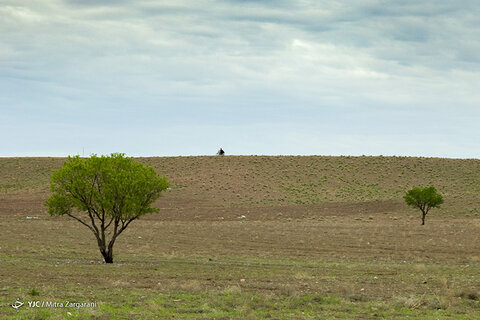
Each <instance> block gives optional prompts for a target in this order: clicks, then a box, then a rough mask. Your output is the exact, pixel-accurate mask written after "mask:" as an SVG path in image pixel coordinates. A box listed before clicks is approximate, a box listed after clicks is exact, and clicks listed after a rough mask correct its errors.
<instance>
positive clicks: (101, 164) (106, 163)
mask: <svg viewBox="0 0 480 320" xmlns="http://www.w3.org/2000/svg"><path fill="white" fill-rule="evenodd" d="M168 186H169V183H168V182H167V180H166V178H165V177H158V176H157V174H156V173H155V171H154V169H153V168H151V167H148V166H144V165H143V164H141V163H138V162H135V161H133V159H131V158H127V157H125V155H124V154H119V153H114V154H111V155H110V156H100V157H98V156H96V155H93V156H92V157H90V158H88V159H86V160H84V159H81V158H80V157H79V156H75V157H69V158H68V160H67V161H66V162H65V163H64V165H63V167H62V168H60V169H59V170H56V171H54V173H53V174H52V177H51V184H50V190H51V192H52V195H51V196H50V197H49V198H48V199H47V200H46V201H45V204H46V206H47V207H48V213H49V214H50V215H52V216H55V215H68V216H70V217H72V218H73V219H75V220H77V221H78V222H80V223H82V224H83V225H85V226H87V227H88V228H89V229H90V230H91V231H92V232H93V233H94V234H95V236H96V238H97V241H98V244H99V248H100V251H101V253H102V254H103V255H104V258H105V261H107V260H111V259H112V256H111V249H112V247H113V243H114V242H115V239H116V237H117V236H118V235H120V233H122V231H123V230H125V228H127V226H128V225H129V224H130V223H131V222H132V221H133V220H135V219H137V218H139V217H141V216H143V215H145V214H147V213H153V212H158V208H152V207H151V204H152V203H153V202H154V201H155V200H156V199H157V198H158V197H160V194H161V192H162V191H164V190H166V189H167V188H168ZM82 214H83V215H82ZM110 226H113V231H112V233H111V234H112V236H111V240H110V242H109V245H108V247H107V245H106V244H107V242H108V241H107V239H106V238H105V231H106V230H107V229H108V228H109V227H110ZM107 262H110V261H107Z"/></svg>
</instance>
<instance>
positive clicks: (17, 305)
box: [12, 298, 25, 312]
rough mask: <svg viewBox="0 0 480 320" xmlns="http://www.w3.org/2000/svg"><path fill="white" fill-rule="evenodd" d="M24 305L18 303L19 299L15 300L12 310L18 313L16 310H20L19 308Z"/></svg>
mask: <svg viewBox="0 0 480 320" xmlns="http://www.w3.org/2000/svg"><path fill="white" fill-rule="evenodd" d="M24 304H25V303H23V302H22V301H20V299H19V298H17V300H15V302H13V303H12V308H13V309H15V310H17V312H18V308H20V307H21V306H23V305H24Z"/></svg>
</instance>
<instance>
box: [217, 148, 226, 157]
mask: <svg viewBox="0 0 480 320" xmlns="http://www.w3.org/2000/svg"><path fill="white" fill-rule="evenodd" d="M223 155H225V151H223V149H222V148H220V150H218V152H217V156H223Z"/></svg>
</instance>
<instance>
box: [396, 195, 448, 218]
mask: <svg viewBox="0 0 480 320" xmlns="http://www.w3.org/2000/svg"><path fill="white" fill-rule="evenodd" d="M403 199H405V202H406V203H407V205H409V206H410V207H413V208H418V209H420V210H421V211H422V226H423V225H424V224H425V216H426V215H427V213H428V212H429V211H430V209H432V208H438V207H440V205H441V204H442V203H443V197H442V195H441V194H439V193H437V190H436V189H435V188H434V187H427V188H423V189H420V188H413V189H411V190H408V191H407V193H406V194H405V196H404V197H403Z"/></svg>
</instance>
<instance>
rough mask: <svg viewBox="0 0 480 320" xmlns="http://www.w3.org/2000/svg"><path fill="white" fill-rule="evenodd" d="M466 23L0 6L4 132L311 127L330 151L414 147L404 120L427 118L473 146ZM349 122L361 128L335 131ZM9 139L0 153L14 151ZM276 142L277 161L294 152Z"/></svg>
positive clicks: (463, 11) (470, 12)
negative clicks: (387, 134)
mask: <svg viewBox="0 0 480 320" xmlns="http://www.w3.org/2000/svg"><path fill="white" fill-rule="evenodd" d="M479 9H480V5H478V4H477V3H476V2H474V1H465V2H463V3H462V4H459V3H458V2H454V1H444V2H442V3H439V2H436V1H433V0H432V1H422V2H418V1H402V2H386V1H373V0H372V1H357V2H351V1H322V2H314V1H262V2H258V1H195V2H191V1H175V2H171V1H145V0H140V1H128V0H124V1H79V0H75V1H72V0H70V1H61V0H55V1H54V0H52V1H47V2H45V1H26V0H23V1H22V0H20V1H18V0H15V1H14V0H5V1H3V2H2V4H0V28H1V30H2V32H1V33H0V103H2V109H3V110H2V111H4V112H6V113H7V115H8V117H9V119H14V120H13V122H14V123H15V127H16V128H18V130H27V131H28V130H29V129H28V128H29V127H30V126H31V125H32V123H35V122H40V123H42V122H44V121H46V120H47V119H54V121H55V122H56V123H67V124H70V125H75V124H78V123H87V124H88V123H90V124H89V125H88V126H90V127H89V128H88V129H87V131H88V130H92V131H95V128H96V126H101V125H103V126H106V127H107V128H109V130H112V131H115V130H116V131H118V130H121V129H118V128H119V127H122V126H127V127H129V130H130V131H131V132H132V133H133V132H135V131H138V132H143V131H142V130H143V129H142V127H141V126H145V125H147V126H153V124H154V123H155V122H156V121H157V122H159V123H162V124H163V125H164V126H172V130H174V129H173V126H174V125H175V126H177V125H178V124H179V123H182V124H184V125H186V127H187V128H188V127H193V126H195V125H200V126H201V127H202V128H204V130H206V129H205V128H207V127H210V126H211V127H212V128H216V127H217V126H219V123H222V124H225V125H230V126H231V128H232V129H231V130H232V132H233V133H232V135H231V139H233V140H236V141H237V140H238V139H237V138H235V137H244V133H242V131H243V130H242V129H241V128H242V126H244V127H248V126H250V125H254V126H255V125H261V124H262V123H263V125H265V126H266V127H268V128H271V130H273V131H274V133H273V135H272V138H271V139H270V140H269V141H270V142H269V145H274V143H273V142H272V139H274V138H273V137H275V136H278V137H280V136H281V135H280V134H279V132H278V131H280V130H292V131H298V130H300V128H303V127H305V124H307V125H306V127H308V128H310V129H309V130H310V131H309V132H306V133H305V134H306V135H308V136H310V137H313V139H314V137H315V135H316V134H320V133H319V132H316V131H315V130H314V129H313V128H314V126H310V125H311V124H312V123H322V124H323V125H325V124H326V122H325V121H324V119H329V121H330V122H329V123H328V126H329V128H330V129H331V130H332V131H334V132H336V134H337V136H338V137H339V139H340V136H341V133H342V130H347V129H348V130H350V131H349V132H350V133H351V134H354V132H355V131H357V132H358V133H359V134H368V135H376V136H379V137H381V136H383V135H384V132H383V130H386V129H387V128H388V125H385V124H384V123H385V122H387V123H392V122H393V121H396V122H398V123H396V124H395V126H394V127H395V128H396V130H398V131H399V132H402V133H404V134H405V135H407V134H409V135H410V137H409V138H405V139H406V140H405V141H411V140H412V139H413V140H415V139H417V138H419V139H420V136H418V137H417V136H416V135H415V132H412V130H410V128H411V125H410V123H411V122H412V120H411V119H410V118H409V116H411V118H412V119H418V118H422V117H428V116H429V115H430V114H431V113H432V112H435V113H436V114H437V115H439V116H436V117H433V118H435V121H438V122H439V123H441V125H440V126H444V127H448V128H455V126H457V127H458V128H460V127H461V128H465V127H467V128H469V127H470V129H469V130H467V131H464V130H463V129H462V130H453V129H452V131H453V132H454V136H452V138H451V140H449V139H448V138H445V141H446V142H445V143H448V142H449V141H450V142H451V143H452V144H455V145H458V144H457V143H456V142H453V141H454V139H455V140H458V139H465V140H467V141H469V140H470V139H472V137H473V136H475V135H478V134H479V133H480V132H479V131H478V130H479V129H476V124H475V123H474V119H475V118H476V117H478V116H479V115H480V111H478V110H477V109H478V108H477V106H478V104H479V102H480V83H479V82H478V81H477V79H478V77H479V73H480V68H479V67H480V61H479V58H478V51H479V49H480V40H479V39H480V28H479V27H480V22H479V20H478V19H477V17H478V14H479V13H480V12H479V11H480V10H479ZM458 110H462V111H461V112H458ZM379 112H387V113H388V114H389V115H390V116H389V115H387V114H383V115H382V116H378V113H379ZM357 113H359V114H364V115H366V119H365V121H366V123H367V125H358V124H356V123H355V122H351V121H350V122H348V121H347V122H348V126H347V127H345V126H343V124H342V122H341V119H346V118H348V115H352V116H353V117H355V116H356V115H357ZM25 115H28V116H25ZM395 116H399V118H398V120H394V119H393V118H394V117H395ZM463 116H466V117H467V119H470V122H469V121H468V120H465V119H464V118H461V117H463ZM91 118H93V119H95V121H89V120H90V119H91ZM132 118H138V119H140V120H142V121H138V122H139V123H141V124H135V123H133V124H132V122H131V121H130V119H132ZM338 119H340V120H339V121H337V120H338ZM368 119H371V120H368ZM143 120H144V121H143ZM0 121H3V120H0ZM283 121H289V123H290V124H291V125H289V126H287V127H283V125H280V126H278V124H279V123H280V122H282V123H283ZM369 121H370V122H369ZM425 121H428V120H425ZM380 122H382V123H380ZM413 122H415V123H416V120H415V121H413ZM113 123H115V124H116V125H113ZM390 127H391V126H390ZM285 128H286V129H285ZM175 130H176V129H175ZM184 130H187V129H184ZM212 131H215V129H212ZM321 134H324V132H322V133H321ZM342 136H343V135H342ZM347 136H348V135H347ZM416 137H417V138H416ZM213 138H214V135H213V136H212V135H208V136H205V140H207V139H213ZM17 139H18V140H17V141H15V144H14V145H15V146H18V147H15V146H10V147H11V150H13V151H11V152H20V151H15V150H28V148H29V144H28V143H23V139H24V138H17ZM79 139H80V138H79ZM85 139H89V138H87V137H85ZM239 139H240V138H239ZM278 139H279V140H278V145H282V146H284V148H285V151H284V152H283V153H289V152H300V151H298V150H299V149H298V146H295V143H293V142H289V143H286V144H284V143H283V141H285V140H282V139H281V138H278ZM330 139H332V141H334V140H335V137H334V136H332V137H331V138H330ZM442 139H444V137H442ZM171 140H172V142H171V143H172V145H173V144H175V136H172V137H171ZM240 140H241V139H240ZM247 140H248V139H247ZM107 141H108V139H107ZM124 141H125V143H126V144H125V147H126V148H127V147H128V143H129V142H127V139H124ZM379 141H380V142H379V143H378V145H379V146H380V147H381V146H382V145H384V146H385V148H386V149H388V143H387V142H385V141H383V140H381V139H380V140H379ZM381 141H383V142H381ZM205 143H207V142H205ZM252 143H253V142H252ZM58 144H59V145H60V146H61V145H63V144H64V143H63V142H59V143H58ZM196 145H198V143H196ZM399 145H402V144H401V143H400V144H399ZM22 146H24V147H22ZM185 147H186V146H185ZM427 147H428V148H430V149H431V151H428V152H430V153H432V154H434V153H435V152H436V151H435V150H439V148H440V147H439V146H435V145H427ZM22 148H23V149H22ZM58 148H59V149H61V147H58ZM146 148H147V147H146ZM167 148H168V147H167ZM172 148H173V147H172ZM192 148H193V146H192ZM239 148H240V146H239ZM248 148H249V146H248V144H245V145H243V146H242V147H241V149H240V150H244V151H241V152H245V153H248V150H249V149H248ZM365 148H373V146H368V145H366V146H365ZM275 150H278V148H277V149H275ZM289 150H291V151H289ZM405 150H407V149H405ZM22 152H24V151H22ZM277 152H279V151H277ZM459 152H460V151H459ZM365 153H368V152H367V151H365Z"/></svg>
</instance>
